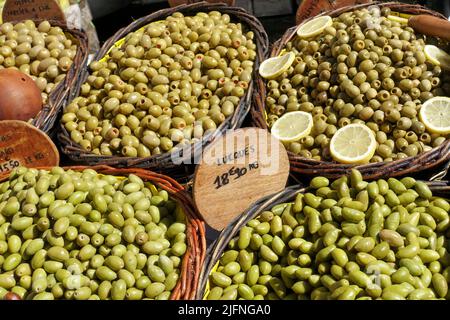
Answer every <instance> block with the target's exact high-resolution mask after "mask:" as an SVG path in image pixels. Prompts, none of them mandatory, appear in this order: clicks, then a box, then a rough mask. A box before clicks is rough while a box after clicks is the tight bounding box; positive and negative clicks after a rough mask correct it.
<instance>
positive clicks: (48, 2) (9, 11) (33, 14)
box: [3, 0, 66, 23]
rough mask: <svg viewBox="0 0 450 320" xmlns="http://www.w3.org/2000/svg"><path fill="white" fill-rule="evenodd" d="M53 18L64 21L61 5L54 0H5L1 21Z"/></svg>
mask: <svg viewBox="0 0 450 320" xmlns="http://www.w3.org/2000/svg"><path fill="white" fill-rule="evenodd" d="M27 19H31V20H53V21H60V22H62V23H66V17H65V16H64V13H63V11H62V10H61V7H60V6H59V4H58V3H57V2H56V1H55V0H6V2H5V5H4V7H3V21H4V22H7V21H21V20H27Z"/></svg>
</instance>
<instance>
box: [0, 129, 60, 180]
mask: <svg viewBox="0 0 450 320" xmlns="http://www.w3.org/2000/svg"><path fill="white" fill-rule="evenodd" d="M57 165H59V153H58V149H57V148H56V146H55V144H54V143H53V141H52V140H51V139H50V138H49V137H48V136H47V135H46V134H45V133H43V132H42V131H40V130H39V129H37V128H36V127H34V126H32V125H31V124H28V123H26V122H24V121H17V120H4V121H0V173H3V172H7V171H10V170H12V169H14V168H16V167H18V166H25V167H52V166H57Z"/></svg>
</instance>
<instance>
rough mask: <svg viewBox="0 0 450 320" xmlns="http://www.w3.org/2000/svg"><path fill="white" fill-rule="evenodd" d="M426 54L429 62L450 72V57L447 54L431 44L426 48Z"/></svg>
mask: <svg viewBox="0 0 450 320" xmlns="http://www.w3.org/2000/svg"><path fill="white" fill-rule="evenodd" d="M424 52H425V56H426V57H427V59H428V61H430V62H431V63H433V64H435V65H438V66H440V67H442V68H444V69H446V70H450V55H449V54H448V53H447V52H445V51H444V50H442V49H440V48H438V47H436V46H433V45H431V44H427V45H426V46H425V49H424Z"/></svg>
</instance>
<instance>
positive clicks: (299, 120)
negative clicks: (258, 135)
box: [271, 111, 313, 142]
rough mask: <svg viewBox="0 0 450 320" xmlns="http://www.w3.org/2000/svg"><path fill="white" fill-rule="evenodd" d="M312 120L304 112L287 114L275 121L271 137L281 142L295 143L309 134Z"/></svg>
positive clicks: (308, 114)
mask: <svg viewBox="0 0 450 320" xmlns="http://www.w3.org/2000/svg"><path fill="white" fill-rule="evenodd" d="M312 127H313V118H312V115H311V114H310V113H307V112H304V111H294V112H288V113H286V114H285V115H283V116H282V117H281V118H280V119H278V120H277V121H275V123H274V124H273V126H272V130H271V133H272V135H273V136H274V137H275V138H277V139H278V140H280V141H281V142H295V141H298V140H300V139H301V138H304V137H306V136H307V135H309V134H310V133H311V129H312Z"/></svg>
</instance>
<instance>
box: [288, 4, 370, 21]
mask: <svg viewBox="0 0 450 320" xmlns="http://www.w3.org/2000/svg"><path fill="white" fill-rule="evenodd" d="M370 2H372V0H303V1H302V3H301V5H300V7H299V8H298V10H297V18H296V21H297V24H300V23H302V22H303V21H304V20H306V19H308V18H311V17H315V16H317V15H318V14H321V13H322V12H325V11H330V10H335V9H338V8H342V7H346V6H355V5H358V4H363V3H370Z"/></svg>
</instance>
